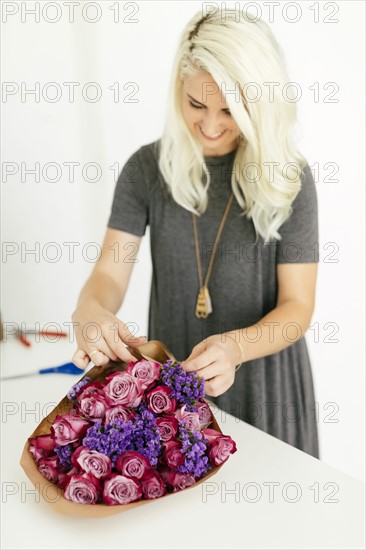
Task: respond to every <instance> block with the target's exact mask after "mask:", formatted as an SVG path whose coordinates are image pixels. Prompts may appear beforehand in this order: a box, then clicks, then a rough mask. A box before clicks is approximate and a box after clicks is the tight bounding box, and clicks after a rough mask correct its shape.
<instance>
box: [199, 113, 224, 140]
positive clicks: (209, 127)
mask: <svg viewBox="0 0 366 550" xmlns="http://www.w3.org/2000/svg"><path fill="white" fill-rule="evenodd" d="M222 116H224V114H223V115H222ZM200 126H201V128H202V130H203V131H204V133H205V134H206V135H207V136H215V135H217V134H221V132H223V131H224V130H225V127H224V126H223V124H222V121H221V114H219V115H217V116H214V115H207V114H204V115H203V117H202V121H201V122H200Z"/></svg>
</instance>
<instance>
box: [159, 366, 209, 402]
mask: <svg viewBox="0 0 366 550" xmlns="http://www.w3.org/2000/svg"><path fill="white" fill-rule="evenodd" d="M161 380H162V382H163V384H165V386H169V387H170V388H171V389H172V391H171V394H170V397H171V398H174V399H176V400H177V402H178V403H179V404H181V405H187V410H190V411H196V410H197V407H196V401H197V400H198V399H202V398H203V396H204V394H205V391H204V380H203V379H202V378H198V377H197V376H196V375H195V373H194V372H186V371H185V370H183V367H182V365H181V364H180V363H178V362H175V363H173V361H172V359H168V360H167V361H166V362H165V363H164V365H163V369H162V373H161Z"/></svg>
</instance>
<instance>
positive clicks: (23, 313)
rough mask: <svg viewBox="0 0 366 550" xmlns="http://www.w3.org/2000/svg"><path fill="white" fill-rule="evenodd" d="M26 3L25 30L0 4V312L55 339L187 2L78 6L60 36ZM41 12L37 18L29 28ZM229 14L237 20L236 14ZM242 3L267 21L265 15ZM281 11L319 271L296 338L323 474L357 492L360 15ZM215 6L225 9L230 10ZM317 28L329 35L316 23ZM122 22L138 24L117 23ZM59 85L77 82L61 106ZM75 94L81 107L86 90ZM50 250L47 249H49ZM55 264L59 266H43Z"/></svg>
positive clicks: (138, 310) (159, 100) (154, 108)
mask: <svg viewBox="0 0 366 550" xmlns="http://www.w3.org/2000/svg"><path fill="white" fill-rule="evenodd" d="M6 4H11V5H13V6H17V7H18V10H19V11H18V12H17V13H14V14H13V15H9V16H8V17H6V13H5V9H15V8H6ZM39 4H40V9H41V13H40V19H39V22H36V21H35V16H34V15H31V14H29V13H26V12H25V9H27V10H29V9H34V6H35V2H22V3H20V2H19V3H16V2H11V3H6V2H2V11H3V13H2V15H3V25H2V31H3V39H2V46H3V53H2V80H3V83H14V86H15V88H14V94H13V95H8V96H4V95H3V99H2V114H3V131H2V133H3V138H4V140H3V146H2V170H3V172H2V200H3V201H2V205H3V206H2V226H1V229H2V242H3V243H2V244H3V255H2V266H1V267H2V281H3V284H2V305H1V313H2V319H3V321H5V322H7V323H10V322H14V323H18V324H20V323H21V322H26V323H29V324H34V323H36V322H39V323H40V324H41V326H43V325H44V324H45V323H50V322H54V323H58V325H59V326H61V327H63V328H65V323H67V322H70V321H71V313H72V311H73V309H74V307H75V303H76V300H77V296H78V294H79V292H80V289H81V287H82V285H83V284H84V282H85V280H86V278H87V276H88V275H89V273H90V271H91V269H92V267H93V259H94V258H95V257H96V254H97V249H96V247H95V245H89V246H88V243H93V242H94V243H99V244H101V242H102V239H103V236H104V232H105V228H106V223H107V220H108V217H109V211H110V206H111V201H112V195H113V191H114V186H115V181H116V177H117V173H118V171H119V169H120V167H121V166H122V165H123V163H124V162H125V161H126V160H127V157H128V156H129V155H130V154H131V153H132V152H134V151H135V150H136V149H137V148H139V147H140V146H141V145H143V144H145V143H149V142H151V141H153V140H155V139H157V138H158V137H159V136H160V134H161V130H162V127H163V116H164V112H165V101H166V93H167V86H168V81H169V78H170V71H171V66H172V60H173V55H174V52H175V49H176V45H177V41H178V36H179V35H180V33H181V31H182V29H183V27H184V25H185V23H186V21H188V19H189V18H190V17H191V16H192V15H193V14H194V13H195V12H196V11H198V10H199V9H201V3H200V2H156V1H148V2H137V3H135V2H133V3H130V5H127V3H125V2H120V3H119V8H120V14H119V22H116V23H115V22H114V20H113V18H114V13H115V12H113V11H112V10H111V8H112V6H116V5H117V4H118V3H117V2H107V1H106V2H105V1H103V2H99V3H98V4H97V5H98V7H99V9H100V11H101V16H100V19H99V21H98V22H95V23H91V22H88V21H86V20H85V19H84V18H83V17H82V8H83V9H85V8H86V7H87V6H86V5H87V4H90V5H89V8H88V9H87V11H86V12H84V15H85V16H86V17H87V18H89V19H93V18H95V17H96V13H97V12H96V9H95V7H93V6H92V5H91V3H90V2H81V5H80V6H76V7H75V18H74V22H73V23H70V22H69V10H68V9H67V8H66V6H65V5H64V4H63V2H57V3H56V2H51V3H47V2H40V3H39ZM46 4H48V5H49V7H48V9H47V11H46V12H44V13H42V10H43V9H44V6H45V5H46ZM51 4H52V5H51ZM55 4H58V10H59V15H60V19H59V21H58V22H54V23H51V22H48V21H47V18H48V19H55V18H56V16H57V11H56V8H55ZM237 4H240V5H241V6H242V7H244V6H245V3H244V2H240V3H239V2H237ZM256 4H257V8H258V9H259V10H262V17H263V18H264V19H265V20H266V21H269V11H268V7H266V6H265V5H264V4H263V3H262V2H257V3H256ZM286 4H288V3H286V2H280V6H279V7H277V8H276V11H275V18H274V22H273V23H272V24H271V26H272V28H273V31H274V33H275V35H276V37H277V38H278V40H279V42H280V43H281V45H282V46H283V48H284V51H285V53H286V59H287V64H288V69H289V74H290V80H292V81H296V82H298V83H299V84H300V85H301V88H302V90H303V95H302V98H301V101H300V102H299V138H300V139H299V145H300V148H301V150H302V152H303V154H304V155H305V156H306V158H307V159H308V162H309V164H310V166H314V167H315V166H316V165H318V166H319V178H317V182H316V184H317V192H318V200H319V223H320V250H321V256H320V264H319V279H318V287H317V304H316V310H315V313H314V317H313V327H314V329H313V330H310V331H309V332H308V334H307V341H308V346H309V351H310V355H311V361H312V368H313V376H314V383H315V391H316V398H317V401H318V404H319V405H318V406H319V435H320V447H321V449H320V450H321V459H322V460H324V461H325V462H327V463H328V464H331V465H333V466H335V467H337V468H339V469H341V470H343V471H345V472H347V473H349V474H351V475H353V476H355V477H358V478H363V477H364V467H363V466H364V433H365V430H364V316H363V306H364V285H363V281H364V260H363V257H364V256H363V251H364V207H363V205H364V181H365V180H364V176H365V174H364V163H363V162H362V160H363V159H364V147H365V143H364V114H365V113H364V106H363V100H364V94H365V89H364V69H363V61H364V58H363V52H364V11H365V6H364V3H363V2H359V1H347V2H346V1H341V2H334V3H333V2H331V3H328V8H325V3H324V2H319V3H317V2H315V3H314V2H306V1H305V2H298V3H297V6H298V7H299V8H301V12H302V13H301V17H300V19H299V20H298V21H297V22H296V23H291V22H288V21H286V18H285V17H284V15H283V14H282V9H284V8H285V6H286ZM329 4H330V7H329ZM217 5H219V4H217ZM227 5H228V6H229V7H233V6H234V2H229V3H227ZM314 5H315V6H317V7H318V9H319V22H317V23H315V22H314V11H313V10H314V8H313V10H312V9H310V6H314ZM337 8H339V10H338V12H337V13H334V14H333V15H332V12H333V10H334V11H335V10H336V9H337ZM114 9H116V8H114ZM288 9H289V11H288V12H287V13H288V18H293V17H294V14H295V12H294V11H293V8H291V7H290V8H288ZM129 14H131V15H130V16H129ZM326 16H329V17H331V18H332V19H338V22H337V23H330V22H328V23H326V22H325V21H324V19H325V17H326ZM129 18H130V19H134V20H135V21H136V22H134V23H132V22H128V21H127V20H128V19H129ZM124 20H125V21H124ZM4 21H5V22H4ZM49 82H56V83H57V84H58V86H59V87H60V89H61V92H62V95H61V97H60V99H59V100H58V101H56V102H50V101H49V100H46V99H45V98H44V97H43V96H42V91H43V92H44V94H45V97H48V98H51V97H53V94H54V93H55V89H51V88H49V89H48V96H47V87H46V85H47V83H49ZM65 82H78V83H80V86H78V87H77V88H75V101H74V102H73V103H72V102H70V101H69V97H68V88H67V86H66V85H64V83H65ZM89 82H97V83H98V85H99V86H100V89H101V91H102V97H101V99H100V100H99V101H97V102H94V103H90V102H88V101H86V100H85V99H84V98H83V97H82V94H81V88H83V87H84V86H85V84H87V83H89ZM129 82H134V83H135V85H137V87H138V91H137V93H136V95H135V96H134V97H133V99H137V100H138V101H137V102H136V103H127V97H128V95H129V93H130V92H132V91H133V88H132V86H129V87H127V88H126V89H124V88H123V87H124V85H125V84H126V83H129ZM329 82H335V83H336V84H337V86H339V91H338V92H337V93H336V95H335V96H334V97H335V99H337V102H336V103H326V102H324V99H325V97H326V96H327V95H328V94H329V93H330V92H332V90H333V88H332V87H329V88H327V89H326V85H327V83H329ZM22 83H23V86H25V87H26V88H27V89H32V88H34V87H35V85H36V83H39V84H38V85H39V86H40V91H41V95H40V98H39V100H37V101H36V100H35V98H34V96H33V95H30V94H28V95H27V96H26V97H25V99H24V98H22V95H21V92H20V89H21V86H22ZM115 83H119V87H120V98H119V101H118V102H114V101H113V93H112V91H111V90H110V89H109V88H110V86H112V85H113V84H115ZM314 83H319V101H317V102H316V101H314V92H313V91H312V89H311V87H314ZM3 86H4V84H3ZM8 86H11V84H10V85H9V84H8ZM16 87H18V88H19V91H17V88H16ZM8 90H9V88H8ZM89 92H90V95H89V97H93V90H92V89H91V88H90V90H89ZM50 162H54V163H58V165H59V166H60V169H61V174H60V175H61V177H60V179H59V181H57V182H51V181H47V178H48V179H51V178H53V177H55V174H56V171H55V170H54V169H53V170H52V169H51V168H50V169H49V171H48V172H47V173H46V178H45V177H43V176H42V169H44V168H45V166H46V165H47V163H50ZM70 162H76V163H79V165H78V166H76V168H75V179H74V181H70V178H69V173H68V169H67V165H66V164H65V163H70ZM90 162H93V163H98V165H99V166H100V168H101V171H102V174H101V176H100V177H99V178H98V179H97V181H94V182H92V181H87V180H86V179H85V178H84V177H83V173H82V168H83V167H84V166H85V165H86V164H87V163H90ZM7 163H14V164H13V165H12V166H13V168H14V170H15V172H16V173H14V174H13V175H11V174H10V175H7V176H6V171H7V170H9V169H10V168H11V166H10V165H9V164H7ZM22 163H23V166H24V168H26V169H34V167H35V163H39V164H40V168H41V175H40V181H37V182H36V181H35V177H34V175H31V174H27V175H25V176H22V170H21V164H22ZM116 163H118V166H117V168H116ZM326 163H336V164H337V165H338V166H339V171H338V173H336V174H335V175H334V178H335V179H336V181H334V182H329V181H327V180H326V176H330V175H331V169H330V168H328V169H327V168H326V166H325V165H326ZM9 166H10V168H9ZM113 166H114V167H115V169H113V168H112V167H113ZM88 176H89V178H93V177H95V171H94V170H92V169H90V170H89V172H88ZM148 241H149V231H147V234H146V237H145V238H144V239H143V241H142V246H141V248H140V253H139V261H138V262H137V263H136V265H135V267H134V271H133V274H132V279H131V282H130V286H129V289H128V293H127V296H126V298H125V302H124V305H123V307H122V311H121V312H120V313H119V316H120V317H121V318H122V319H123V320H124V321H125V322H129V323H135V324H136V325H137V328H138V330H137V333H138V334H147V320H148V317H147V314H148V300H149V290H150V277H151V259H150V252H149V242H148ZM52 242H53V243H57V248H56V247H55V246H50V245H49V244H48V243H52ZM65 243H76V244H75V245H74V246H75V249H74V259H72V257H71V253H70V247H71V245H70V244H69V245H67V244H65ZM328 243H335V244H334V245H329V244H328ZM327 246H328V247H329V248H327ZM36 247H39V252H36V254H33V255H32V254H27V255H24V254H23V255H22V250H23V252H25V250H34V249H36V250H37V248H36ZM333 250H334V251H335V253H334V255H333V256H331V253H332V251H333ZM56 253H57V254H58V255H59V256H60V257H59V258H58V259H57V261H54V262H53V261H52V258H54V257H55V254H56ZM88 259H89V261H88ZM332 259H333V260H336V261H333V262H331V261H330V260H332ZM327 323H330V324H328V325H327ZM334 327H335V328H336V333H333V330H334ZM317 329H318V332H316V331H317ZM332 340H333V341H332Z"/></svg>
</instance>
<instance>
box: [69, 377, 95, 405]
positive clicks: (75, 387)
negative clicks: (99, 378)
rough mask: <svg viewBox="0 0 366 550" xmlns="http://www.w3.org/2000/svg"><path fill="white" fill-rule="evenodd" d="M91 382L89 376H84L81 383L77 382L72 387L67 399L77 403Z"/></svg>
mask: <svg viewBox="0 0 366 550" xmlns="http://www.w3.org/2000/svg"><path fill="white" fill-rule="evenodd" d="M89 382H91V379H90V378H89V376H84V378H82V379H81V380H79V382H76V384H74V385H73V386H71V388H70V389H69V391H68V393H67V397H68V398H69V399H70V401H75V400H76V398H77V395H78V393H79V392H80V390H82V388H83V387H84V386H86V385H87V384H89Z"/></svg>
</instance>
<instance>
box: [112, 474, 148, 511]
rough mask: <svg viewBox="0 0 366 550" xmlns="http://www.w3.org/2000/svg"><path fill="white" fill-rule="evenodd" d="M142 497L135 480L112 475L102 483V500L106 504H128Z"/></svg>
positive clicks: (139, 487)
mask: <svg viewBox="0 0 366 550" xmlns="http://www.w3.org/2000/svg"><path fill="white" fill-rule="evenodd" d="M141 496H142V489H141V486H140V484H139V482H138V481H137V480H135V479H132V478H129V477H125V476H122V475H119V474H113V475H112V476H111V477H110V478H109V479H107V480H106V481H105V482H104V489H103V500H104V502H105V503H106V504H109V505H111V506H114V505H116V504H128V503H129V502H134V501H135V500H139V499H140V498H141Z"/></svg>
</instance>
